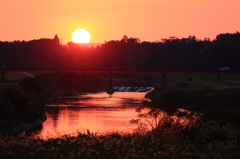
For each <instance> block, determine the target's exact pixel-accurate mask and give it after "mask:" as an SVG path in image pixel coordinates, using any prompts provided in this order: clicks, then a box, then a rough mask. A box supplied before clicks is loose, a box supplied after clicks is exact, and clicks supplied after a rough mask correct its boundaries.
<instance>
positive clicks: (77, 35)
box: [72, 29, 91, 43]
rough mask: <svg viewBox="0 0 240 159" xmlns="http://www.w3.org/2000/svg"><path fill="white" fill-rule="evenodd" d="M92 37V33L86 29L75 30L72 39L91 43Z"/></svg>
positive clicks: (76, 41)
mask: <svg viewBox="0 0 240 159" xmlns="http://www.w3.org/2000/svg"><path fill="white" fill-rule="evenodd" d="M90 39H91V35H90V33H89V32H88V31H87V30H85V29H78V30H75V31H74V32H73V34H72V41H73V42H74V43H89V42H90Z"/></svg>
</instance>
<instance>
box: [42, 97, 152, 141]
mask: <svg viewBox="0 0 240 159" xmlns="http://www.w3.org/2000/svg"><path fill="white" fill-rule="evenodd" d="M145 94H146V92H115V93H114V94H113V95H112V96H109V95H108V94H107V93H105V92H100V93H85V94H77V95H74V96H65V97H61V98H60V100H59V101H57V102H54V103H48V104H47V105H46V112H47V117H48V118H47V120H46V121H45V122H44V123H43V125H42V128H41V130H40V132H39V135H40V136H42V137H48V136H58V135H64V134H76V133H77V131H79V132H86V131H87V130H90V132H98V133H106V132H112V131H118V132H129V133H131V132H132V130H133V129H134V128H136V125H131V124H130V123H129V121H130V120H131V119H133V118H135V119H136V118H137V113H136V111H135V109H136V108H137V107H139V106H141V105H142V102H143V101H148V99H146V98H144V97H145Z"/></svg>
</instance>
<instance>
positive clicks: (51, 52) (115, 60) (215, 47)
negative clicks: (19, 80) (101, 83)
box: [0, 32, 240, 70]
mask: <svg viewBox="0 0 240 159" xmlns="http://www.w3.org/2000/svg"><path fill="white" fill-rule="evenodd" d="M239 57H240V33H239V32H236V33H232V34H230V33H225V34H219V35H217V36H216V39H214V40H212V41H211V40H210V39H207V38H206V39H204V40H199V39H197V38H196V37H195V36H191V35H190V36H188V37H187V38H182V39H179V38H177V37H169V38H165V39H162V40H160V41H156V42H148V41H143V42H141V41H140V39H139V38H133V37H130V38H128V36H126V35H124V36H123V38H121V39H120V40H111V41H107V42H105V43H104V44H101V45H99V46H97V47H86V46H82V45H81V44H76V43H73V42H69V43H68V44H67V45H61V44H60V40H59V38H58V36H57V35H55V36H54V38H53V39H37V40H31V41H12V42H8V41H0V65H1V66H4V67H6V68H54V69H70V68H79V69H141V70H218V69H219V68H220V67H229V68H230V69H231V70H239V68H240V66H239V62H238V59H239Z"/></svg>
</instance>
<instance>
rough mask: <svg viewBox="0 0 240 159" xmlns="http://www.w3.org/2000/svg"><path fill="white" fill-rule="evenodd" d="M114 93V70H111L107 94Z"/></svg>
mask: <svg viewBox="0 0 240 159" xmlns="http://www.w3.org/2000/svg"><path fill="white" fill-rule="evenodd" d="M113 93H114V90H113V87H112V71H109V80H108V88H107V94H109V95H112V94H113Z"/></svg>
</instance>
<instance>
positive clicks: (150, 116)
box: [130, 105, 200, 139]
mask: <svg viewBox="0 0 240 159" xmlns="http://www.w3.org/2000/svg"><path fill="white" fill-rule="evenodd" d="M136 112H138V117H139V118H138V119H132V120H131V121H130V123H132V124H137V125H138V128H137V129H136V130H135V131H136V132H138V133H143V134H146V133H147V132H154V133H157V134H158V135H159V136H160V137H161V138H163V139H176V138H179V135H180V134H181V133H182V132H183V131H186V130H187V129H190V128H191V127H192V126H194V125H195V124H196V123H197V121H198V120H199V118H200V115H199V114H197V113H196V112H191V111H187V110H183V109H174V110H173V109H168V110H165V111H164V110H162V109H159V108H152V107H150V106H148V105H144V106H142V107H139V108H137V109H136Z"/></svg>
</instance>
